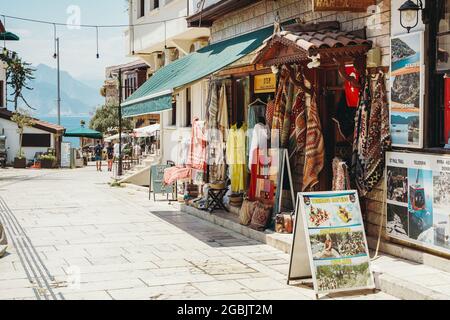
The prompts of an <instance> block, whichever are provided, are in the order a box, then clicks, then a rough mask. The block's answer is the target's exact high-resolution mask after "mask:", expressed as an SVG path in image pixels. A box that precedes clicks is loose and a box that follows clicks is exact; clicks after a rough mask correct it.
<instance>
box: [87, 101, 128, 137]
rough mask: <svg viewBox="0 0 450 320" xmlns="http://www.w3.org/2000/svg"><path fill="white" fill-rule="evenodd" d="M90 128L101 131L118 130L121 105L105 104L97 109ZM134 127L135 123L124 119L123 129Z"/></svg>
mask: <svg viewBox="0 0 450 320" xmlns="http://www.w3.org/2000/svg"><path fill="white" fill-rule="evenodd" d="M89 128H91V129H93V130H96V131H99V132H101V133H108V132H111V131H118V128H119V107H118V106H112V105H104V106H102V107H100V108H98V109H97V110H96V111H95V114H94V116H93V117H92V119H91V121H90V122H89ZM131 129H133V123H132V122H131V120H130V119H122V130H131Z"/></svg>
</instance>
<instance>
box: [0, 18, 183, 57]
mask: <svg viewBox="0 0 450 320" xmlns="http://www.w3.org/2000/svg"><path fill="white" fill-rule="evenodd" d="M2 16H3V20H4V21H5V23H4V25H5V24H6V18H9V19H13V20H20V21H27V22H33V23H41V24H49V25H53V37H54V47H55V48H54V53H53V58H55V59H56V57H57V54H56V37H57V26H65V27H79V28H95V30H96V45H97V54H96V57H97V59H99V58H100V53H99V29H100V28H126V27H128V28H129V29H130V31H131V39H132V50H131V54H132V55H135V51H134V31H135V27H139V26H147V25H154V24H159V23H164V30H165V31H164V32H165V33H166V23H167V22H169V21H174V20H179V19H185V18H186V17H187V16H181V17H176V18H171V19H165V20H158V21H153V22H145V23H139V24H112V25H93V24H80V25H75V24H70V23H61V22H54V21H46V20H37V19H29V18H23V17H17V16H9V15H2ZM165 38H166V37H165ZM4 40H5V39H4ZM166 40H167V39H165V47H167V42H166ZM4 47H6V43H5V44H4Z"/></svg>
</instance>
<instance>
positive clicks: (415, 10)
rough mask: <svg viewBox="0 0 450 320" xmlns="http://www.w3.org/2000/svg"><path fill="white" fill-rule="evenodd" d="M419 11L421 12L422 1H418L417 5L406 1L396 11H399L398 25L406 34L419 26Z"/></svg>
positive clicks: (409, 0) (410, 0) (408, 0)
mask: <svg viewBox="0 0 450 320" xmlns="http://www.w3.org/2000/svg"><path fill="white" fill-rule="evenodd" d="M421 10H423V4H422V0H418V2H417V3H415V2H414V1H412V0H407V1H406V2H405V3H403V4H402V5H401V6H400V8H398V11H400V25H401V26H402V27H403V28H405V29H406V30H407V31H408V33H409V32H410V31H411V29H413V28H415V27H416V26H417V25H418V24H419V11H421Z"/></svg>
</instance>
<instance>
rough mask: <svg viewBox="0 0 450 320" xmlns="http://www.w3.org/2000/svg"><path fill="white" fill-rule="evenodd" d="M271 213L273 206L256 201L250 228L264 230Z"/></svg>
mask: <svg viewBox="0 0 450 320" xmlns="http://www.w3.org/2000/svg"><path fill="white" fill-rule="evenodd" d="M270 214H271V207H270V206H267V205H264V204H262V203H259V202H256V204H255V208H254V210H253V215H252V221H251V223H250V228H252V229H255V230H264V229H265V228H266V225H267V222H268V221H269V218H270Z"/></svg>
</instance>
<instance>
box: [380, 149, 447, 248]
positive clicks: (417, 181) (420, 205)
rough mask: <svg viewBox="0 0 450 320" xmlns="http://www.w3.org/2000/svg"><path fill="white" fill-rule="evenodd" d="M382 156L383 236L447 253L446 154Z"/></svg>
mask: <svg viewBox="0 0 450 320" xmlns="http://www.w3.org/2000/svg"><path fill="white" fill-rule="evenodd" d="M386 157H387V159H386V161H387V162H386V163H387V168H386V175H387V179H386V191H387V217H386V219H387V221H386V233H387V235H389V236H390V237H392V238H397V239H401V240H407V241H410V242H413V243H415V244H418V245H422V246H425V247H429V248H432V249H435V250H439V251H442V252H445V253H447V254H448V253H450V156H442V155H439V156H435V155H428V154H411V153H401V152H388V153H387V155H386Z"/></svg>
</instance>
